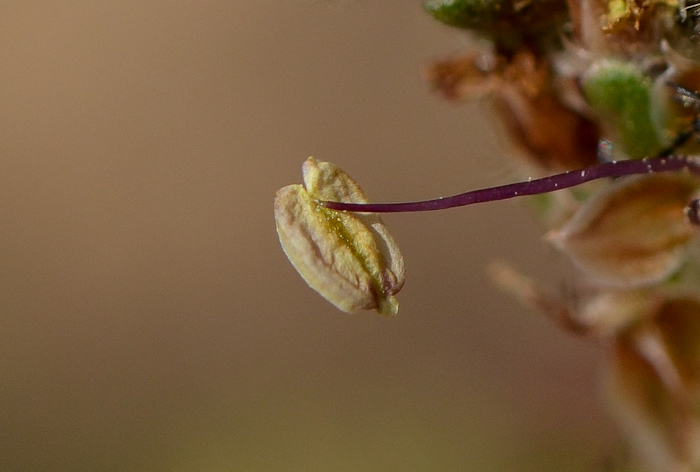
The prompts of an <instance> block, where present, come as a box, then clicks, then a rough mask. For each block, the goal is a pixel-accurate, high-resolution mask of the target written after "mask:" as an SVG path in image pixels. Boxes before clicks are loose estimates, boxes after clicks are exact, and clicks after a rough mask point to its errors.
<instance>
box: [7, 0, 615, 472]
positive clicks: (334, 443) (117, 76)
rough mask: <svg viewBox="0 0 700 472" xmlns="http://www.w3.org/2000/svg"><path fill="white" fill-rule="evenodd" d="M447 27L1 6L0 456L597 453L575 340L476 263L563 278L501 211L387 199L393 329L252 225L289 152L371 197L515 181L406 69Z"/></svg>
mask: <svg viewBox="0 0 700 472" xmlns="http://www.w3.org/2000/svg"><path fill="white" fill-rule="evenodd" d="M465 45H466V39H465V38H464V36H463V35H462V34H461V33H459V32H458V31H455V30H451V29H449V28H447V27H443V26H441V25H439V24H437V23H436V22H434V21H432V20H431V19H430V18H428V17H427V16H426V15H425V14H424V13H423V12H422V11H421V9H420V5H419V1H418V0H415V1H405V0H402V1H399V0H392V1H389V0H354V1H330V0H329V1H312V0H287V1H281V0H259V1H247V2H242V1H238V0H233V1H231V0H229V1H204V2H193V1H167V2H166V1H152V2H141V1H138V2H137V1H122V2H92V1H78V0H70V1H61V2H58V1H22V2H19V1H8V2H2V8H1V9H0V77H1V79H0V84H1V86H0V120H1V122H0V194H1V198H0V221H1V222H2V224H1V225H0V470H2V471H93V470H109V471H144V472H145V471H193V472H194V471H300V472H301V471H319V472H320V471H333V472H345V471H348V472H351V471H352V472H366V471H501V470H502V471H536V470H580V471H595V470H605V468H604V467H605V462H606V460H607V459H606V458H607V457H608V456H610V455H611V454H612V455H614V454H615V451H616V447H617V446H616V445H615V441H616V439H615V438H616V436H615V430H614V428H613V427H612V425H611V423H610V422H609V420H607V417H606V415H605V411H604V408H603V407H601V406H600V404H599V402H598V399H597V396H598V391H599V388H598V384H597V381H598V380H597V379H598V370H599V369H598V361H599V357H600V353H599V351H598V348H596V347H595V346H590V345H588V344H586V343H583V342H581V341H578V340H575V339H570V338H568V337H567V336H565V335H564V334H562V333H559V332H558V331H557V330H556V329H555V328H554V327H552V326H550V325H549V324H548V323H547V322H546V321H545V320H543V319H541V317H539V316H538V315H537V314H536V313H532V312H529V311H527V310H525V309H523V308H521V307H520V306H519V305H518V304H517V303H516V302H515V301H513V300H511V299H510V298H508V297H507V296H505V295H503V294H502V293H501V292H499V291H498V290H497V289H495V288H494V287H493V286H492V285H491V284H490V283H489V282H488V280H487V278H486V277H485V276H484V267H485V266H486V264H487V263H488V262H489V261H492V260H495V259H507V260H510V261H512V262H513V263H514V264H515V265H516V266H518V267H520V268H524V269H525V270H526V271H527V272H529V273H532V274H534V275H536V276H538V277H539V278H541V279H543V280H546V281H549V282H550V283H551V284H552V286H553V287H555V288H556V287H557V286H558V284H560V283H566V280H567V277H569V276H570V272H569V270H568V269H567V268H566V265H565V264H564V263H563V261H561V260H560V258H559V257H558V256H556V254H555V253H554V252H553V251H552V250H550V249H548V248H547V247H546V246H545V245H544V244H543V243H542V242H541V233H542V230H541V228H539V227H538V225H537V224H536V223H535V222H534V221H533V220H532V219H531V217H530V216H529V214H528V212H527V210H526V207H525V206H524V205H523V203H522V202H504V203H496V204H488V205H483V206H481V207H479V208H469V209H460V210H451V211H447V212H443V213H438V214H423V215H415V214H413V215H392V216H390V217H387V218H386V220H387V222H388V223H389V225H390V227H391V228H392V230H393V234H394V236H395V237H396V239H397V240H398V241H399V243H400V244H401V246H402V249H403V251H404V256H405V257H406V262H407V265H408V271H409V272H408V282H407V284H406V287H405V289H404V291H403V292H402V294H401V297H400V299H401V303H402V308H401V313H400V314H399V316H398V317H397V318H396V319H393V320H387V319H384V318H381V317H379V316H377V315H375V314H373V313H362V314H357V315H352V316H351V315H346V314H343V313H340V312H338V311H337V310H335V309H334V308H333V307H332V306H331V305H329V304H328V303H327V302H325V301H324V300H323V299H321V298H320V297H319V296H317V295H316V294H315V293H313V292H312V291H311V290H310V289H308V288H307V287H306V286H305V284H304V283H303V282H302V280H301V279H300V278H299V277H298V276H297V275H296V273H295V272H294V270H293V268H292V267H291V265H290V264H289V263H288V262H287V260H286V259H285V257H284V256H283V254H282V251H281V250H280V248H279V245H278V242H277V235H276V233H275V230H274V222H273V219H272V198H273V195H274V192H275V190H276V189H277V188H279V187H281V186H283V185H286V184H289V183H294V182H299V181H300V178H301V177H300V165H301V163H302V161H303V160H304V159H305V158H306V157H307V156H308V155H310V154H313V155H314V156H316V157H318V158H320V159H325V160H331V161H333V162H335V163H336V164H338V165H339V166H341V167H342V168H344V169H345V170H346V171H348V172H349V173H350V174H351V175H353V176H354V177H356V178H357V179H358V181H359V182H360V183H361V184H362V185H363V187H364V189H365V190H366V192H367V193H368V194H369V195H370V197H371V198H373V199H374V200H406V199H419V198H427V197H433V196H438V195H447V194H452V193H457V192H461V191H464V190H466V189H469V188H474V187H477V186H484V185H491V184H496V183H504V182H506V181H508V180H511V179H512V178H513V177H514V176H515V173H514V172H512V171H511V170H509V167H508V164H507V159H506V158H505V157H504V156H502V153H500V152H499V151H498V141H499V139H500V137H499V135H498V134H497V133H495V132H494V131H493V130H492V128H491V127H490V126H489V123H488V119H487V118H486V116H485V114H484V109H483V108H479V107H478V106H477V105H469V106H461V107H457V106H454V105H452V104H448V103H445V102H443V101H441V100H440V99H439V98H438V97H436V96H434V95H432V94H431V93H430V92H429V90H428V87H427V86H426V85H425V83H424V81H423V79H422V71H423V70H424V68H425V66H426V65H427V64H428V63H429V62H430V60H431V59H435V58H438V57H443V56H445V55H449V54H451V53H454V52H457V51H459V50H460V49H461V48H462V47H464V46H465Z"/></svg>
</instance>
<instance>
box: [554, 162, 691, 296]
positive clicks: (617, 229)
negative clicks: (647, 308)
mask: <svg viewBox="0 0 700 472" xmlns="http://www.w3.org/2000/svg"><path fill="white" fill-rule="evenodd" d="M697 188H698V182H697V181H696V179H693V178H691V177H689V176H687V175H683V174H650V175H643V176H636V177H629V178H625V179H621V180H618V181H617V182H614V183H613V184H611V185H610V186H609V187H607V188H605V189H603V190H602V191H601V192H599V193H597V194H595V195H594V196H593V197H591V198H590V199H589V200H588V201H587V202H586V203H585V204H584V205H583V206H582V207H581V208H580V209H579V210H578V211H577V213H576V214H575V215H574V216H573V217H572V218H571V219H570V220H569V221H568V222H566V223H565V224H564V226H563V227H562V228H560V229H558V230H556V231H553V232H552V233H550V234H549V239H550V241H551V242H553V243H554V245H555V246H557V247H558V248H559V249H561V250H562V251H563V252H564V253H566V254H567V255H568V256H569V257H570V258H571V259H572V260H573V262H574V263H575V264H576V265H578V266H579V267H580V268H581V269H582V270H583V271H584V272H585V273H586V274H587V275H589V276H590V278H591V280H592V281H595V283H596V284H599V285H601V286H616V287H621V288H632V287H641V286H645V285H650V284H654V283H660V282H663V281H664V280H666V279H667V278H668V277H669V276H670V275H672V274H673V273H674V272H675V271H676V270H677V269H678V268H679V267H680V265H681V263H682V262H683V258H684V255H685V253H686V247H687V245H688V243H689V241H690V240H691V238H692V237H693V236H694V235H695V234H696V231H697V227H695V226H694V225H693V224H692V223H691V222H690V221H688V217H687V216H686V214H685V208H686V206H687V204H688V202H690V201H691V200H692V198H693V196H694V195H695V194H696V192H697Z"/></svg>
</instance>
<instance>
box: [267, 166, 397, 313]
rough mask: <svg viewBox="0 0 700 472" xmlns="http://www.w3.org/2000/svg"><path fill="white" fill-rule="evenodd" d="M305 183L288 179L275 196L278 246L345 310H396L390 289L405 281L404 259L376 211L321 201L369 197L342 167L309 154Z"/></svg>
mask: <svg viewBox="0 0 700 472" xmlns="http://www.w3.org/2000/svg"><path fill="white" fill-rule="evenodd" d="M302 171H303V177H304V185H298V184H297V185H289V186H287V187H284V188H282V189H280V190H279V191H278V192H277V195H276V197H275V221H276V224H277V234H278V235H279V239H280V243H281V245H282V249H283V250H284V252H285V254H286V255H287V258H288V259H289V260H290V262H291V263H292V265H293V266H294V268H295V269H296V270H297V272H299V274H300V275H301V276H302V278H303V279H304V280H305V281H306V283H307V284H308V285H309V286H310V287H311V288H313V289H314V290H316V291H317V292H318V293H320V294H321V295H322V296H323V297H324V298H325V299H326V300H328V301H329V302H331V303H332V304H333V305H335V306H336V307H338V308H339V309H340V310H343V311H345V312H348V313H349V312H354V311H357V310H371V309H376V310H377V311H378V312H379V313H381V314H384V315H395V314H396V313H397V312H398V307H399V304H398V301H397V299H396V297H395V296H394V295H396V293H398V292H399V290H401V288H402V287H403V284H404V279H405V271H404V262H403V258H402V257H401V252H400V251H399V248H398V246H397V245H396V242H395V241H394V239H393V237H392V236H391V234H389V231H388V230H387V228H386V226H385V225H384V223H383V222H382V220H381V219H380V218H379V216H377V215H374V214H368V213H347V212H341V211H336V210H331V209H328V208H326V207H324V206H323V204H322V203H321V201H337V202H347V203H367V202H368V201H367V198H366V197H365V195H364V193H363V192H362V190H361V189H360V187H359V186H358V185H357V183H355V181H354V180H353V179H352V178H350V176H349V175H347V174H346V173H345V172H343V171H342V170H341V169H339V168H338V167H336V166H335V165H333V164H331V163H329V162H324V161H317V160H316V159H314V158H313V157H309V158H308V159H307V160H306V161H305V162H304V164H303V166H302Z"/></svg>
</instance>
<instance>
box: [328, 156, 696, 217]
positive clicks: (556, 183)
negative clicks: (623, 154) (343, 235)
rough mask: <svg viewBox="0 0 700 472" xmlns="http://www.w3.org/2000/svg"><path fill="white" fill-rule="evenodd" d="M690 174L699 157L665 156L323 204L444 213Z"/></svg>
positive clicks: (335, 207) (346, 208)
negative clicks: (434, 193)
mask: <svg viewBox="0 0 700 472" xmlns="http://www.w3.org/2000/svg"><path fill="white" fill-rule="evenodd" d="M678 170H687V171H689V172H692V173H693V174H695V175H697V176H698V177H700V157H698V156H662V157H653V158H647V159H634V160H625V161H611V162H605V163H602V164H596V165H594V166H591V167H586V168H583V169H578V170H570V171H567V172H564V173H561V174H556V175H551V176H549V177H543V178H541V179H534V180H528V181H525V182H516V183H513V184H507V185H500V186H497V187H488V188H483V189H479V190H472V191H470V192H466V193H460V194H459V195H453V196H451V197H441V198H436V199H433V200H424V201H419V202H406V203H341V202H328V201H324V202H321V203H322V204H323V205H324V206H325V207H326V208H330V209H332V210H340V211H355V212H363V213H396V212H409V211H433V210H444V209H447V208H456V207H461V206H467V205H472V204H474V203H483V202H491V201H495V200H506V199H508V198H514V197H522V196H525V195H537V194H541V193H548V192H553V191H555V190H562V189H565V188H570V187H575V186H576V185H581V184H583V183H586V182H590V181H591V180H597V179H602V178H606V177H624V176H627V175H637V174H652V173H656V172H671V171H678Z"/></svg>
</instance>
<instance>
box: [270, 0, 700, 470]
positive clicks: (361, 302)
mask: <svg viewBox="0 0 700 472" xmlns="http://www.w3.org/2000/svg"><path fill="white" fill-rule="evenodd" d="M423 7H424V9H425V10H426V11H427V12H428V13H430V14H431V15H432V16H433V17H434V18H435V19H437V20H439V21H441V22H443V23H446V24H448V25H450V26H453V27H458V28H463V29H464V30H465V31H468V32H469V34H471V35H472V36H474V37H476V38H478V39H479V42H478V44H480V45H482V46H481V47H480V48H479V49H477V50H469V51H467V52H465V53H463V54H461V55H460V56H458V57H454V58H450V59H447V60H444V61H440V62H438V63H436V64H434V65H433V66H432V67H431V68H430V70H429V74H428V75H429V81H430V83H431V85H432V87H433V88H434V89H435V90H436V91H437V92H438V93H439V94H441V95H443V96H444V97H446V98H447V99H450V100H466V99H470V98H474V97H486V98H487V99H488V100H489V102H490V103H491V104H492V106H493V107H494V108H495V109H496V110H497V111H498V115H497V116H498V117H499V119H500V120H501V121H502V123H503V125H504V126H505V129H506V130H507V131H508V135H509V138H510V142H511V144H512V146H511V149H510V150H509V152H510V153H511V154H512V155H513V157H514V160H515V162H516V163H517V164H518V165H519V167H521V168H522V169H523V172H524V173H527V175H529V176H531V177H532V176H533V175H534V178H530V179H529V180H526V181H522V182H516V183H511V184H507V185H503V186H498V187H492V188H486V189H480V190H475V191H471V192H466V193H464V194H460V195H456V196H453V197H447V198H441V199H436V200H426V201H422V202H408V203H379V204H376V203H369V202H367V200H366V198H365V196H364V194H363V193H362V190H361V189H360V188H359V186H358V185H357V184H356V183H355V182H354V181H353V180H352V179H351V178H350V177H349V176H348V175H347V174H345V173H344V172H343V171H341V170H340V169H338V168H337V167H336V166H334V165H333V164H330V163H327V162H323V161H317V160H315V159H313V158H309V159H308V160H307V161H306V162H305V163H304V166H303V173H304V185H303V186H302V185H292V186H288V187H285V188H283V189H282V190H280V191H279V192H278V194H277V196H276V199H275V218H276V222H277V230H278V234H279V237H280V242H281V243H282V247H283V249H284V251H285V253H286V254H287V256H288V257H289V259H290V261H291V262H292V263H293V264H294V266H295V267H296V268H297V270H298V271H299V273H300V274H301V275H302V276H303V277H304V279H305V280H306V281H307V283H308V284H309V285H310V286H311V287H312V288H314V289H315V290H317V291H318V292H319V293H320V294H321V295H323V296H324V297H326V298H327V299H328V300H329V301H330V302H331V303H333V304H334V305H336V306H337V307H338V308H340V309H341V310H344V311H354V310H359V309H377V310H378V311H379V312H381V313H383V314H387V315H394V314H396V313H397V311H398V302H397V300H396V294H397V293H398V291H399V290H400V289H401V287H402V286H403V282H404V264H403V260H402V258H401V254H400V251H399V249H398V247H397V246H396V243H395V242H394V240H393V238H392V237H391V235H390V234H389V232H388V231H387V229H386V227H385V226H384V224H383V223H382V221H381V219H380V218H379V215H378V214H379V213H383V212H401V211H428V210H439V209H443V208H452V207H456V206H464V205H470V204H475V203H480V202H486V201H494V200H501V199H506V198H513V197H520V196H533V195H537V197H531V199H532V198H535V199H536V200H535V201H533V203H534V205H533V207H534V208H535V211H536V213H537V215H538V216H539V218H540V219H541V221H542V222H543V224H544V225H545V226H546V227H547V228H549V231H548V233H547V235H546V239H547V240H548V242H550V243H551V244H552V245H554V247H556V248H557V249H559V250H560V251H561V252H562V253H564V254H566V255H567V256H568V258H569V259H570V260H571V261H572V263H573V264H574V265H575V266H576V267H577V269H578V273H579V280H578V282H577V283H578V284H579V287H578V291H579V292H580V293H581V296H580V297H578V298H577V299H576V300H575V301H571V300H569V301H562V300H559V299H557V297H555V296H553V295H552V294H550V293H549V292H548V291H547V290H546V289H544V288H542V287H541V286H540V285H539V284H538V283H536V282H535V281H533V280H531V279H530V278H529V277H527V276H525V275H522V274H520V273H518V272H516V271H515V270H513V269H511V268H510V267H508V266H504V265H498V266H494V267H493V268H492V275H493V277H494V279H495V280H496V281H497V282H498V283H499V284H500V285H501V286H503V287H504V288H505V289H507V290H509V291H510V292H512V293H513V294H515V295H516V296H518V297H519V298H520V299H522V300H523V301H525V302H526V303H528V304H529V305H531V306H534V307H535V308H537V309H538V310H540V311H541V312H543V313H544V314H545V315H547V316H549V317H550V318H551V319H552V320H553V321H555V322H556V323H558V324H559V325H560V326H561V327H562V328H564V329H566V330H567V331H569V332H571V333H573V334H576V335H579V336H586V337H589V338H591V339H595V340H598V341H600V342H601V344H602V345H603V346H604V348H605V349H606V353H607V355H606V367H607V368H606V392H607V397H608V398H607V399H608V401H610V402H611V403H612V404H613V405H614V406H615V411H616V412H617V418H618V420H619V422H620V424H621V426H622V427H623V429H624V430H625V431H626V433H627V436H628V437H629V439H630V443H631V444H632V445H633V446H634V447H635V449H636V451H637V453H638V457H640V458H641V459H642V462H643V463H644V465H645V467H647V468H648V469H649V470H660V471H692V470H700V254H699V253H698V244H697V242H698V241H697V240H698V237H697V232H698V230H699V229H698V228H699V225H700V203H699V202H700V200H698V197H699V196H700V154H699V149H700V145H699V144H698V141H699V139H698V135H700V95H698V93H697V92H696V90H698V89H700V4H699V3H686V2H683V1H682V0H426V1H424V2H423Z"/></svg>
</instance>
